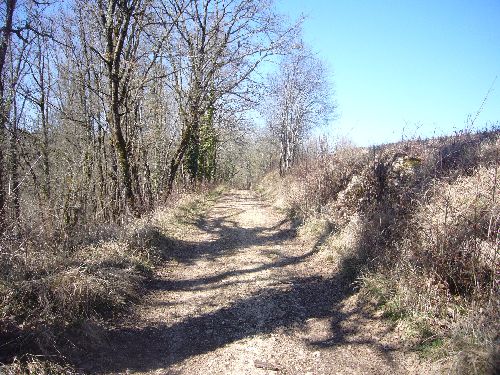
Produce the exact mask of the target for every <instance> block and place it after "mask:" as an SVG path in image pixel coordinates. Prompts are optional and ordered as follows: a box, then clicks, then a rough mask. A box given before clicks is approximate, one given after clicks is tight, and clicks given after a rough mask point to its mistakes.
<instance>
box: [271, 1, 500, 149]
mask: <svg viewBox="0 0 500 375" xmlns="http://www.w3.org/2000/svg"><path fill="white" fill-rule="evenodd" d="M277 7H278V10H279V11H280V12H281V13H283V14H287V15H289V16H290V17H291V18H292V19H294V18H297V17H299V16H300V15H301V14H304V15H306V16H307V19H306V21H305V23H304V27H303V32H304V40H305V41H306V42H307V43H308V44H309V45H310V46H311V47H312V49H313V50H315V51H316V52H318V55H319V57H320V58H322V59H323V60H324V61H325V62H326V64H327V66H328V67H329V68H330V70H331V72H332V81H333V85H334V87H335V100H336V102H337V104H338V111H337V113H338V116H339V117H338V119H337V120H335V121H333V122H332V123H331V124H329V125H328V126H327V127H326V128H325V129H324V131H325V132H327V133H328V134H329V135H331V136H334V137H337V136H345V137H348V138H350V139H351V140H352V141H354V142H355V143H356V144H358V145H371V144H379V143H384V142H390V141H397V140H400V139H401V138H402V137H403V136H405V137H412V136H424V137H428V136H432V135H442V134H450V133H453V132H454V131H455V130H460V129H464V128H465V127H466V123H467V121H468V118H469V116H472V118H474V117H475V116H476V112H477V111H478V109H479V107H480V106H481V103H482V102H483V99H484V98H485V96H486V94H487V92H488V90H489V89H490V87H492V91H491V92H490V94H489V97H488V100H487V102H486V103H485V105H484V108H483V110H482V111H481V113H480V115H479V116H478V117H477V119H476V122H475V127H476V128H482V127H484V126H485V125H487V124H491V123H497V122H499V121H500V0H474V1H470V0H469V1H462V0H454V1H448V0H436V1H427V0H422V1H410V0H399V1H389V0H377V1H375V0H372V1H363V0H359V1H355V0H309V1H300V0H277ZM496 76H498V78H497V80H496V81H495V82H494V80H495V77H496ZM492 84H493V86H492ZM469 122H470V120H469Z"/></svg>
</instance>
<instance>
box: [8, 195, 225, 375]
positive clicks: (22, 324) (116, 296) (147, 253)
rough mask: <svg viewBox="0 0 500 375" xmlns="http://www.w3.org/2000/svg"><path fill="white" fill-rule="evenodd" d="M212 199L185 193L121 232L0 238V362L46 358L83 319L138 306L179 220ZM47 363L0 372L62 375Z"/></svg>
mask: <svg viewBox="0 0 500 375" xmlns="http://www.w3.org/2000/svg"><path fill="white" fill-rule="evenodd" d="M218 194H220V190H217V191H216V192H212V191H207V192H205V193H203V194H201V196H200V195H194V194H193V195H185V196H182V197H180V199H178V200H177V201H176V202H172V203H170V205H169V206H167V207H164V208H159V209H157V210H156V211H155V212H153V213H152V214H150V215H148V216H146V217H144V218H142V219H138V220H134V221H131V222H129V223H128V224H126V225H125V226H123V227H122V228H116V227H110V230H109V231H105V230H102V229H99V230H89V237H88V238H85V236H84V235H83V234H81V233H79V234H78V237H79V239H78V240H75V241H57V239H58V238H60V236H59V235H57V234H56V233H52V234H47V235H44V236H37V237H35V236H30V234H29V233H24V234H23V235H22V236H19V237H18V238H22V241H19V240H17V239H11V240H8V239H4V240H3V241H2V242H1V251H0V265H1V267H0V345H1V347H0V353H1V354H0V362H2V361H9V362H10V361H12V358H13V357H14V356H19V355H20V354H22V353H23V352H27V353H36V354H42V355H52V354H53V353H55V352H57V351H58V345H60V344H59V342H60V341H61V340H60V339H59V338H60V337H61V335H63V336H64V332H65V331H66V330H68V329H73V330H74V329H77V330H78V329H81V330H85V327H87V326H88V324H87V322H88V321H89V320H95V319H98V320H99V319H103V318H109V317H112V316H114V315H115V314H116V313H119V312H121V311H124V310H125V309H126V308H127V307H128V306H130V304H131V303H133V302H136V301H138V300H139V299H140V296H141V295H142V294H143V281H144V280H145V279H146V278H148V277H150V276H151V274H152V271H153V269H154V267H155V265H156V264H158V263H159V262H161V261H162V260H163V259H164V258H165V257H168V256H169V253H170V252H171V251H172V250H175V249H174V247H175V246H176V244H177V242H176V238H175V237H176V235H177V232H179V230H180V229H179V228H180V227H181V226H182V224H180V222H187V221H190V220H194V219H195V217H196V215H200V214H201V213H202V212H203V211H204V210H206V209H207V208H208V207H209V206H210V204H212V203H213V201H214V199H215V198H216V197H217V196H218ZM69 244H71V245H69ZM82 335H85V334H84V333H82ZM44 366H45V367H44ZM51 366H52V364H51V363H49V362H47V363H45V362H44V361H43V360H41V359H37V358H36V357H26V356H24V357H23V360H16V361H15V362H14V364H13V365H12V366H10V367H8V368H5V369H3V370H2V371H4V372H7V373H9V374H11V373H12V374H25V373H26V374H31V373H37V374H38V373H42V374H44V373H47V374H48V373H65V372H63V368H62V367H61V368H59V367H57V366H56V365H54V366H56V367H51ZM59 369H61V372H59ZM44 371H45V372H44ZM0 373H1V371H0Z"/></svg>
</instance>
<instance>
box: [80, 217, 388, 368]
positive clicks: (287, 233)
mask: <svg viewBox="0 0 500 375" xmlns="http://www.w3.org/2000/svg"><path fill="white" fill-rule="evenodd" d="M196 225H197V226H198V228H199V229H200V230H202V231H205V232H207V233H210V234H217V237H216V239H215V240H213V241H207V242H204V243H201V244H192V245H191V246H190V247H189V248H185V249H183V251H182V252H180V253H178V254H176V260H178V261H179V262H181V263H191V262H193V261H195V260H197V259H199V258H201V257H204V258H207V259H211V258H213V259H215V258H218V257H220V256H222V255H227V254H228V253H230V252H233V251H238V250H239V249H240V248H242V249H244V248H247V247H249V246H264V247H265V246H271V245H273V244H277V243H279V244H282V243H283V242H285V241H287V240H290V239H293V238H294V237H295V236H296V227H295V226H294V225H292V224H291V223H290V222H289V221H287V220H283V221H281V222H279V223H278V224H276V225H275V226H273V227H271V228H266V227H257V228H242V227H239V226H238V225H237V223H236V222H235V221H233V220H232V219H231V215H228V216H225V217H218V218H213V219H202V218H200V219H199V220H198V221H197V223H196ZM329 234H330V233H327V232H325V233H323V234H322V235H321V236H320V237H319V238H318V239H317V241H316V242H315V243H314V244H313V245H312V247H311V246H308V247H307V248H305V249H304V250H303V251H302V253H301V254H297V255H294V256H284V255H283V254H278V255H279V256H280V258H279V259H277V260H273V261H270V262H268V263H265V264H262V265H259V266H256V267H253V268H250V269H236V270H230V271H225V272H221V273H219V274H216V275H211V276H207V277H202V278H193V279H183V280H165V279H157V280H153V281H152V282H151V284H150V289H151V290H161V291H177V292H178V291H194V290H208V289H216V288H222V287H227V286H228V285H234V284H237V283H241V282H243V281H239V280H227V279H229V278H232V277H234V276H240V275H244V274H249V273H257V272H260V271H264V270H268V269H278V268H283V267H287V266H289V265H296V264H299V263H302V262H305V261H306V260H307V259H308V258H309V257H311V256H312V255H313V254H314V253H316V252H317V251H318V249H319V247H320V246H321V244H322V243H323V242H324V241H325V240H326V238H327V237H328V235H329ZM352 277H353V275H352V274H351V273H345V272H339V273H337V274H336V275H334V276H332V277H329V278H323V277H295V278H283V279H280V280H278V281H276V280H274V281H275V282H274V283H271V284H270V285H269V284H267V286H266V288H265V289H262V290H260V291H259V292H258V294H254V295H251V296H248V297H244V298H241V299H239V300H237V301H234V302H233V303H232V304H230V305H229V306H227V307H223V308H220V309H218V310H216V311H212V312H208V313H205V314H202V315H199V316H192V317H188V318H186V319H184V320H183V321H180V322H179V321H176V322H168V321H165V322H161V323H158V322H156V323H151V324H147V325H146V326H139V327H134V326H124V327H116V328H108V329H104V332H102V335H101V336H103V337H105V341H106V344H105V345H100V346H99V347H98V348H97V349H96V350H93V351H90V352H89V356H90V358H92V361H89V358H87V359H86V360H85V361H82V362H81V363H80V364H79V365H80V366H81V367H82V368H83V369H85V370H87V371H89V372H98V373H115V372H125V371H127V370H131V371H150V370H156V369H161V368H167V367H169V366H172V365H175V364H178V363H180V362H182V361H183V360H186V359H188V358H190V357H192V356H196V355H200V354H203V353H207V352H211V351H214V350H216V349H218V348H221V347H223V346H225V345H227V344H230V343H233V342H235V341H238V340H241V339H244V338H249V337H252V336H255V335H259V334H268V333H272V332H274V331H276V330H288V329H292V328H296V327H304V326H305V324H307V321H308V320H309V319H311V318H327V319H329V320H330V321H331V327H330V333H329V337H328V338H327V339H325V340H323V341H321V342H309V343H307V344H308V345H310V346H311V347H315V348H318V349H320V348H325V347H333V346H337V345H342V344H344V343H348V344H349V345H351V346H356V345H371V346H372V347H373V348H375V349H376V350H377V351H379V352H380V353H381V356H382V357H385V358H387V362H388V363H389V364H390V363H392V359H391V355H390V352H391V350H392V348H390V347H386V346H383V345H381V344H379V343H378V342H377V341H376V340H375V339H373V340H369V339H363V340H360V339H356V338H355V335H356V334H358V333H359V332H358V331H359V330H360V329H362V328H361V327H358V326H356V327H355V328H354V327H353V326H352V325H351V326H350V328H346V327H343V326H342V324H341V323H342V322H343V321H345V320H346V319H349V318H350V315H351V314H347V313H343V312H341V307H342V306H341V305H342V302H343V301H344V299H345V298H346V297H348V296H349V295H350V294H351V293H352V288H351V286H350V283H351V281H352ZM225 280H227V281H226V282H224V281H225ZM267 281H271V280H267ZM221 282H223V283H222V284H221ZM164 307H165V308H169V307H170V305H168V304H167V305H165V306H164ZM352 314H355V313H354V312H353V313H352ZM356 314H357V313H356Z"/></svg>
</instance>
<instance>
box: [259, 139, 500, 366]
mask: <svg viewBox="0 0 500 375" xmlns="http://www.w3.org/2000/svg"><path fill="white" fill-rule="evenodd" d="M499 162H500V134H499V132H498V131H492V132H486V133H480V134H468V133H463V134H459V135H457V136H455V137H450V138H441V139H431V140H426V141H408V142H405V143H400V144H393V145H386V146H383V147H380V148H378V149H372V150H366V149H352V148H347V149H345V150H337V151H336V152H335V153H334V154H333V155H323V156H321V157H320V158H319V159H318V160H316V162H314V161H312V160H308V162H307V164H302V165H298V166H296V167H295V169H294V170H293V171H292V172H291V173H290V174H289V175H288V176H285V178H284V179H282V180H281V181H280V180H279V179H278V178H277V177H276V176H268V177H267V180H264V181H263V185H262V186H261V188H260V189H261V191H263V192H266V191H272V190H273V188H272V186H273V185H274V199H276V200H281V205H282V206H283V207H285V208H287V209H288V212H289V213H290V214H292V215H296V216H298V217H300V218H302V219H304V218H309V217H311V216H312V217H319V218H322V219H323V220H328V221H329V222H330V223H331V225H332V227H333V228H335V229H336V230H335V231H334V232H333V233H332V235H331V236H330V238H328V239H327V240H326V243H325V244H324V247H326V248H327V249H329V251H331V252H332V254H335V256H332V258H333V259H336V260H337V262H336V263H335V265H334V266H335V267H341V268H344V269H343V270H341V271H343V272H346V273H348V274H350V275H351V278H357V279H358V285H359V286H360V288H361V292H362V295H364V296H365V300H370V301H372V302H374V303H376V304H377V305H378V306H379V307H380V308H382V309H383V311H384V313H385V315H386V316H387V317H388V318H390V319H393V320H395V321H397V322H399V323H400V324H403V325H404V326H405V331H406V332H407V337H408V340H409V343H411V345H413V347H414V348H415V349H416V350H418V351H419V352H420V353H422V354H423V355H425V356H428V357H432V358H437V357H440V358H443V357H444V358H446V361H447V363H448V367H449V369H450V370H451V371H452V372H453V373H472V374H474V373H477V374H480V373H487V372H488V371H493V370H492V369H493V368H494V366H495V364H494V361H495V360H494V358H498V353H497V354H495V353H496V352H495V348H497V347H498V346H499V336H498V332H500V313H499V311H500V309H499V286H500V280H499V278H498V277H499V274H498V269H500V262H499V260H500V259H499V254H498V250H499V233H500V203H499V199H500V196H499V189H498V177H499V176H498V175H499V170H498V169H499ZM276 185H277V186H279V187H278V188H276ZM495 356H496V357H495Z"/></svg>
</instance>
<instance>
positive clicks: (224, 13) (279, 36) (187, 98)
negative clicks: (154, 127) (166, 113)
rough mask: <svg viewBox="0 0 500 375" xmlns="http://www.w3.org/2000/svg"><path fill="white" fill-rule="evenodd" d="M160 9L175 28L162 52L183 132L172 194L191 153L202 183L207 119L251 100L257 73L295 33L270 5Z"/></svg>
mask: <svg viewBox="0 0 500 375" xmlns="http://www.w3.org/2000/svg"><path fill="white" fill-rule="evenodd" d="M162 5H163V8H162V11H163V13H164V15H165V17H166V18H168V19H170V20H171V24H172V25H173V26H174V30H173V33H172V35H171V37H170V38H169V41H168V43H167V44H166V46H165V49H164V51H165V55H166V57H167V59H168V64H169V66H170V68H171V71H172V79H171V81H170V87H171V88H172V90H173V91H174V92H175V95H176V100H177V103H178V108H179V115H180V121H181V126H182V134H181V139H180V142H179V144H178V147H177V150H176V151H175V154H174V155H173V157H172V158H171V160H170V167H169V178H168V187H167V189H168V191H169V192H170V191H171V190H172V186H173V183H174V180H175V177H176V174H177V171H178V168H179V166H180V164H181V163H182V161H183V159H184V157H185V155H186V153H188V152H189V153H190V155H189V160H190V166H189V171H190V174H191V178H192V179H193V180H196V179H198V178H199V167H200V158H199V155H200V152H201V151H202V150H201V149H200V131H201V129H202V125H203V124H202V123H203V121H204V120H203V119H204V117H205V120H206V119H207V117H208V118H211V119H213V118H214V116H215V115H216V113H215V112H217V111H218V110H220V109H221V108H222V106H223V102H224V101H226V100H227V101H229V100H230V98H231V97H233V98H239V99H240V100H242V101H248V100H251V98H252V94H253V92H252V84H253V83H255V82H254V81H253V78H254V77H253V73H254V72H255V71H256V69H257V67H258V66H259V65H260V63H261V62H262V61H264V60H266V59H267V58H268V57H269V56H271V55H273V54H276V53H277V52H278V51H279V50H280V49H282V48H283V47H284V45H286V44H287V43H288V42H289V39H290V36H291V35H292V32H293V30H295V27H290V28H284V27H283V26H282V23H281V22H280V20H279V17H277V16H276V14H274V13H273V12H272V7H271V3H270V2H269V1H267V0H238V1H223V0H203V1H202V0H176V1H169V2H166V1H163V2H162ZM179 15H180V16H179Z"/></svg>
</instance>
